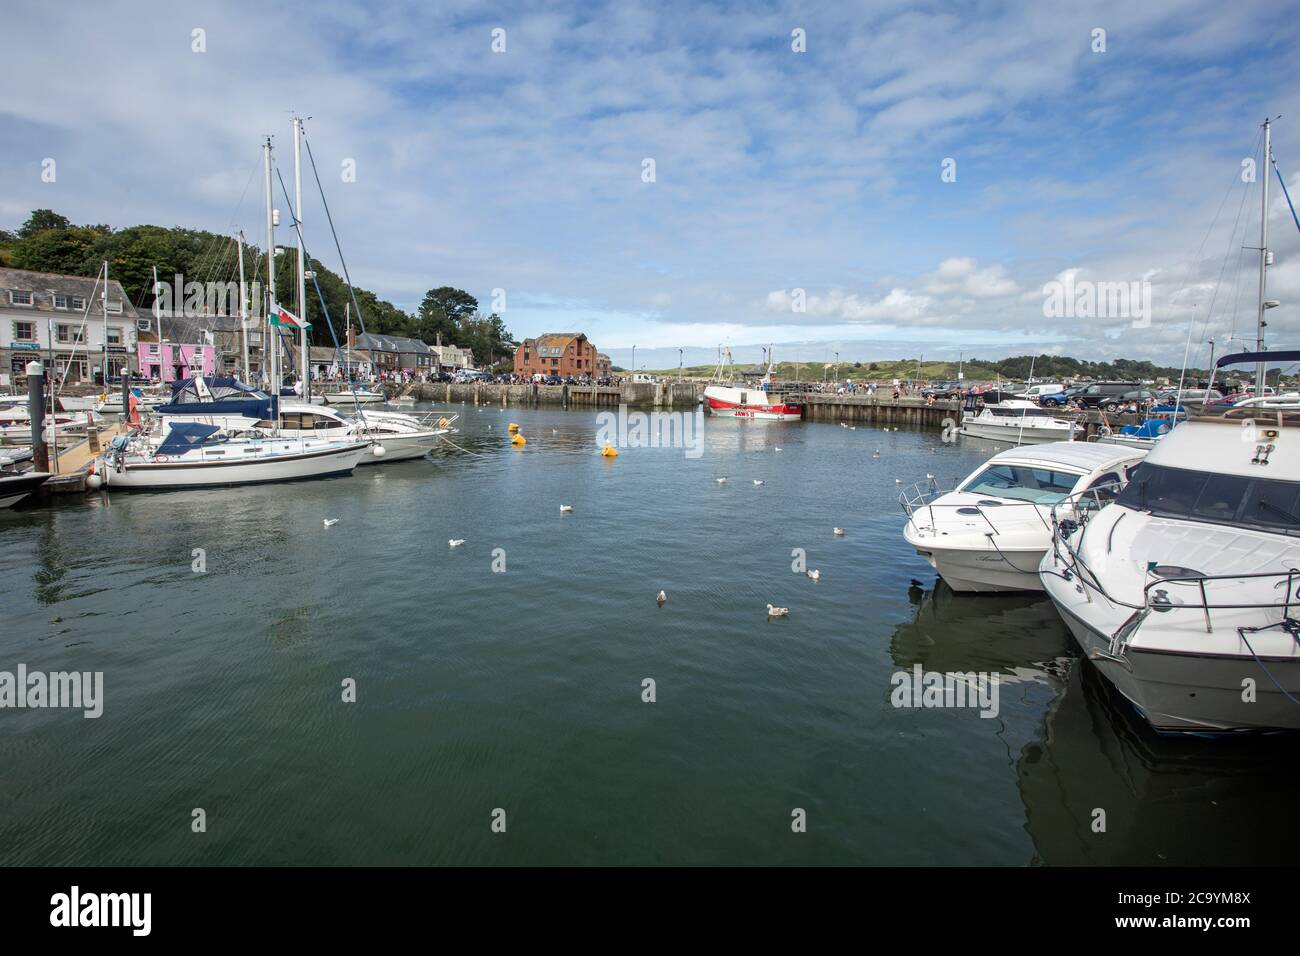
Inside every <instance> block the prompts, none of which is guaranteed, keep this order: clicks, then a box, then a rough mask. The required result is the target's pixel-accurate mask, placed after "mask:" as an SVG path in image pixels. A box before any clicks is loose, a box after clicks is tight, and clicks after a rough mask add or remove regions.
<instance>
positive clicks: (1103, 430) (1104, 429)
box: [1097, 425, 1110, 438]
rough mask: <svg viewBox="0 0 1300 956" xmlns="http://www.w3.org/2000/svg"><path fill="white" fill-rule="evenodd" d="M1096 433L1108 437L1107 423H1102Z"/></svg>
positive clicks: (1108, 428)
mask: <svg viewBox="0 0 1300 956" xmlns="http://www.w3.org/2000/svg"><path fill="white" fill-rule="evenodd" d="M1097 434H1098V435H1100V436H1101V437H1102V438H1109V437H1110V426H1109V425H1102V426H1101V427H1100V428H1098V429H1097Z"/></svg>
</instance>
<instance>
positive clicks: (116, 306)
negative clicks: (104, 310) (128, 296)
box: [108, 299, 122, 315]
mask: <svg viewBox="0 0 1300 956" xmlns="http://www.w3.org/2000/svg"><path fill="white" fill-rule="evenodd" d="M108 313H109V315H121V314H122V302H121V300H120V299H119V300H117V301H114V302H109V303H108Z"/></svg>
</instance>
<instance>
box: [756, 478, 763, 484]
mask: <svg viewBox="0 0 1300 956" xmlns="http://www.w3.org/2000/svg"><path fill="white" fill-rule="evenodd" d="M762 483H763V480H762V479H761V478H755V479H754V484H756V485H761V484H762Z"/></svg>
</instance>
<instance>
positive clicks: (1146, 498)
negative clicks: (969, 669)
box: [1040, 352, 1300, 731]
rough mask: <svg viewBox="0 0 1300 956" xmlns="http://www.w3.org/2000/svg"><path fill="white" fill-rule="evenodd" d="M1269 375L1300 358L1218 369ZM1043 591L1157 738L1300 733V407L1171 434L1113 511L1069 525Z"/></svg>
mask: <svg viewBox="0 0 1300 956" xmlns="http://www.w3.org/2000/svg"><path fill="white" fill-rule="evenodd" d="M1265 360H1267V361H1278V360H1288V361H1300V352H1264V353H1239V354H1237V355H1230V356H1225V357H1224V358H1223V359H1221V360H1220V363H1219V365H1222V364H1225V363H1229V362H1241V361H1249V362H1256V361H1265ZM1287 429H1291V431H1289V432H1288V431H1287ZM1288 435H1289V436H1291V437H1288ZM1040 577H1041V580H1042V582H1043V588H1044V590H1046V592H1047V594H1048V596H1049V597H1050V598H1051V599H1052V601H1053V603H1054V604H1055V605H1056V607H1057V610H1059V611H1060V613H1061V616H1062V617H1063V618H1064V619H1065V621H1066V623H1067V624H1068V625H1069V627H1070V630H1071V631H1072V632H1073V633H1074V636H1075V638H1076V639H1077V640H1078V642H1079V644H1080V646H1081V647H1082V648H1083V650H1084V652H1085V653H1086V654H1087V656H1088V657H1089V658H1090V659H1091V660H1092V661H1093V662H1094V663H1095V664H1096V665H1097V667H1098V669H1099V670H1100V672H1101V673H1102V675H1103V676H1105V677H1106V679H1107V680H1109V681H1110V682H1111V683H1112V684H1113V685H1114V686H1115V687H1116V688H1117V689H1118V690H1119V692H1120V693H1121V694H1123V695H1124V696H1125V697H1127V698H1128V699H1129V700H1130V701H1132V702H1133V704H1134V705H1135V706H1136V707H1137V708H1138V710H1139V711H1140V712H1141V713H1142V714H1143V715H1144V716H1145V717H1146V719H1147V720H1148V721H1149V722H1150V723H1151V724H1152V725H1153V726H1154V727H1156V728H1157V729H1160V730H1185V731H1186V730H1191V731H1225V730H1242V729H1253V730H1265V729H1279V728H1286V729H1300V402H1292V403H1289V404H1286V403H1280V402H1278V401H1277V400H1275V399H1272V398H1262V399H1250V400H1247V401H1246V402H1243V403H1240V404H1238V405H1236V406H1235V407H1232V408H1229V409H1226V410H1224V409H1214V410H1207V413H1206V414H1202V415H1199V416H1196V417H1194V418H1192V419H1191V420H1189V421H1187V422H1184V423H1183V424H1181V425H1179V426H1178V427H1177V428H1175V429H1173V430H1172V431H1171V432H1170V433H1169V434H1168V435H1166V436H1165V437H1164V438H1162V439H1161V440H1160V442H1159V443H1158V444H1157V445H1156V447H1155V448H1154V449H1152V450H1151V452H1150V453H1149V454H1148V456H1147V458H1146V460H1145V461H1144V462H1143V463H1142V464H1141V466H1140V467H1139V468H1138V469H1137V472H1136V474H1134V475H1133V476H1132V478H1131V479H1130V481H1129V483H1128V486H1127V487H1126V488H1125V489H1124V490H1123V492H1122V493H1121V494H1120V495H1119V496H1118V497H1117V498H1116V499H1115V500H1114V501H1113V502H1111V503H1110V504H1108V505H1106V506H1105V507H1104V508H1101V509H1100V510H1098V511H1097V512H1095V513H1084V514H1083V515H1082V516H1080V515H1078V514H1076V513H1074V512H1071V513H1068V514H1064V513H1063V514H1058V515H1057V528H1056V534H1055V536H1054V543H1053V548H1052V549H1051V550H1050V551H1049V552H1048V554H1047V556H1046V557H1045V558H1044V559H1043V562H1042V565H1041V567H1040Z"/></svg>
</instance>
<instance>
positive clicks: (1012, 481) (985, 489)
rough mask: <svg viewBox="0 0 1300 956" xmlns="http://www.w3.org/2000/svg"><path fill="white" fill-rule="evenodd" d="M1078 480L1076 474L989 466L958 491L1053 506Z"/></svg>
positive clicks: (1032, 468) (1068, 492)
mask: <svg viewBox="0 0 1300 956" xmlns="http://www.w3.org/2000/svg"><path fill="white" fill-rule="evenodd" d="M1080 477H1082V476H1081V475H1080V474H1079V473H1078V472H1072V471H1062V470H1060V469H1057V468H1044V467H1033V466H1030V465H1011V464H1003V463H999V464H995V465H989V466H988V467H987V468H985V469H984V470H983V471H981V472H980V473H979V474H977V475H975V477H973V478H971V479H970V480H969V481H967V482H966V483H965V484H964V485H962V486H961V487H960V488H959V489H958V491H964V492H968V493H970V494H973V495H989V496H990V497H994V498H1012V499H1014V500H1016V501H1028V502H1032V503H1033V504H1038V505H1052V504H1056V503H1057V502H1058V501H1060V500H1061V499H1062V498H1064V497H1065V496H1066V495H1068V494H1070V492H1072V491H1073V490H1074V486H1075V485H1076V484H1078V482H1079V478H1080Z"/></svg>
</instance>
